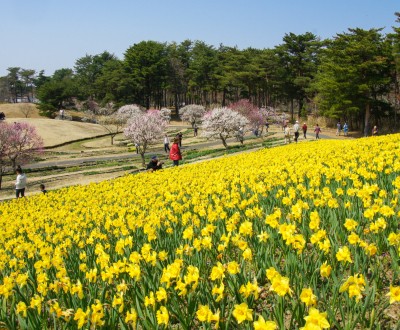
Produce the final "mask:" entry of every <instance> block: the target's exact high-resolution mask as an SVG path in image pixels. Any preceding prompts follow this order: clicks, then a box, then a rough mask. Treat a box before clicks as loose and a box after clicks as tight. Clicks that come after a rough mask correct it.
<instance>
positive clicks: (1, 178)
mask: <svg viewBox="0 0 400 330" xmlns="http://www.w3.org/2000/svg"><path fill="white" fill-rule="evenodd" d="M2 182H3V172H0V190H1V183H2Z"/></svg>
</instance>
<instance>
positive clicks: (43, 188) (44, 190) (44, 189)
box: [39, 183, 47, 194]
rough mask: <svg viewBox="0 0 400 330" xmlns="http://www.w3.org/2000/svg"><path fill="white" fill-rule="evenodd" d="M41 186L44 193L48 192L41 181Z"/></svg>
mask: <svg viewBox="0 0 400 330" xmlns="http://www.w3.org/2000/svg"><path fill="white" fill-rule="evenodd" d="M39 187H40V191H41V192H42V193H43V194H46V193H47V190H46V187H45V186H44V184H43V183H41V184H40V186H39Z"/></svg>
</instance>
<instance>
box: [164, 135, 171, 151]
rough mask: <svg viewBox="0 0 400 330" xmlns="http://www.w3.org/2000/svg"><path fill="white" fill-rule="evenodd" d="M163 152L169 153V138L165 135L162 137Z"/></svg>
mask: <svg viewBox="0 0 400 330" xmlns="http://www.w3.org/2000/svg"><path fill="white" fill-rule="evenodd" d="M164 150H165V152H167V153H168V152H169V150H170V149H169V137H168V135H167V134H165V136H164Z"/></svg>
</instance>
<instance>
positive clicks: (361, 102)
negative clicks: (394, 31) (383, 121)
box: [315, 28, 392, 135]
mask: <svg viewBox="0 0 400 330" xmlns="http://www.w3.org/2000/svg"><path fill="white" fill-rule="evenodd" d="M380 31H381V29H371V30H363V29H359V28H356V29H349V32H348V33H343V34H338V35H337V36H336V37H335V38H334V40H333V41H332V42H331V43H330V45H329V46H328V47H327V49H326V50H325V51H324V55H323V57H322V61H321V65H320V66H319V73H318V75H317V78H316V82H315V87H316V89H317V91H318V93H319V95H318V97H317V102H318V105H319V107H320V109H321V111H322V113H323V114H324V115H326V116H329V117H333V118H344V117H346V118H349V119H350V117H351V116H353V117H354V115H357V116H358V118H360V119H363V121H362V126H363V129H364V134H365V135H368V133H369V131H370V126H371V125H370V118H371V114H373V115H374V116H375V118H378V117H379V115H380V114H381V113H382V111H385V110H387V109H388V108H389V106H388V103H387V101H386V100H385V99H384V98H383V97H382V96H384V95H386V94H387V93H388V91H389V89H390V82H391V76H390V67H391V63H392V55H391V52H390V47H388V42H387V41H386V40H385V39H384V37H383V36H382V35H381V33H380Z"/></svg>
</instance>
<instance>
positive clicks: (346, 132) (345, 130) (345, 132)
mask: <svg viewBox="0 0 400 330" xmlns="http://www.w3.org/2000/svg"><path fill="white" fill-rule="evenodd" d="M342 130H343V135H344V136H348V135H349V125H347V122H345V123H344V124H343V126H342V123H341V122H340V121H338V122H337V124H336V135H337V136H340V133H341V131H342Z"/></svg>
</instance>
